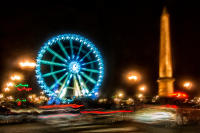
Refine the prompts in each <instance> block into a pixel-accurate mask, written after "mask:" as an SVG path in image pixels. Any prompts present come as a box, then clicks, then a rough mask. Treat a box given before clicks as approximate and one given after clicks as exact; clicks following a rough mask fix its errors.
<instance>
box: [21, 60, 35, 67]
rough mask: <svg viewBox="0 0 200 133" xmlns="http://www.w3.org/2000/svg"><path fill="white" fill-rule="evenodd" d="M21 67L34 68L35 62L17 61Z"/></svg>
mask: <svg viewBox="0 0 200 133" xmlns="http://www.w3.org/2000/svg"><path fill="white" fill-rule="evenodd" d="M19 66H20V67H21V68H35V66H36V63H35V62H30V61H24V62H19Z"/></svg>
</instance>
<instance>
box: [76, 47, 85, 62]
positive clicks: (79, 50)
mask: <svg viewBox="0 0 200 133" xmlns="http://www.w3.org/2000/svg"><path fill="white" fill-rule="evenodd" d="M82 47H83V44H82V43H81V45H80V47H79V49H78V54H77V55H76V59H78V58H79V54H80V52H81V49H82Z"/></svg>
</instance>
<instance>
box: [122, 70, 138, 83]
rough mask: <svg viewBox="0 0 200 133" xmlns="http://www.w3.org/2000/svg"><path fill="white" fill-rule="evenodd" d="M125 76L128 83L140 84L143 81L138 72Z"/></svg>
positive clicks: (131, 72)
mask: <svg viewBox="0 0 200 133" xmlns="http://www.w3.org/2000/svg"><path fill="white" fill-rule="evenodd" d="M125 76H126V79H127V81H129V82H132V83H135V82H138V81H139V80H140V79H141V75H140V74H139V73H138V72H137V71H130V72H128V73H127V74H126V75H125Z"/></svg>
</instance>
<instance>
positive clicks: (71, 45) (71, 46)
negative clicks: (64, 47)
mask: <svg viewBox="0 0 200 133" xmlns="http://www.w3.org/2000/svg"><path fill="white" fill-rule="evenodd" d="M69 43H70V48H71V55H72V59H73V58H74V48H73V42H72V40H70V41H69Z"/></svg>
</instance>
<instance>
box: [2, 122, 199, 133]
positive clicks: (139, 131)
mask: <svg viewBox="0 0 200 133" xmlns="http://www.w3.org/2000/svg"><path fill="white" fill-rule="evenodd" d="M199 129H200V128H198V127H195V128H194V127H181V128H164V127H156V126H150V125H144V124H138V123H133V122H129V121H122V122H116V123H110V124H103V123H102V124H100V123H99V124H97V123H94V124H92V123H91V124H85V123H79V124H75V123H74V125H71V126H69V125H68V123H66V122H65V121H64V120H63V121H60V120H59V121H54V122H50V121H49V122H45V123H40V122H35V123H23V124H13V125H1V126H0V132H1V133H74V132H77V133H108V132H113V133H199Z"/></svg>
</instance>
